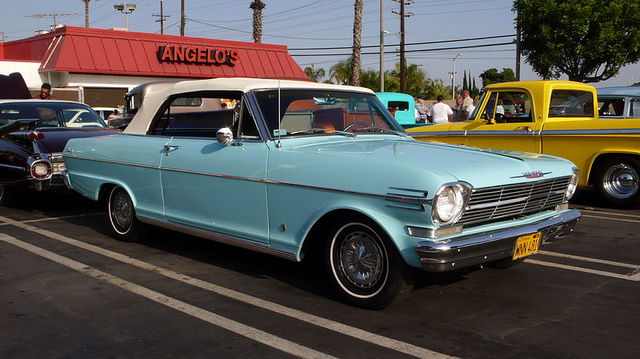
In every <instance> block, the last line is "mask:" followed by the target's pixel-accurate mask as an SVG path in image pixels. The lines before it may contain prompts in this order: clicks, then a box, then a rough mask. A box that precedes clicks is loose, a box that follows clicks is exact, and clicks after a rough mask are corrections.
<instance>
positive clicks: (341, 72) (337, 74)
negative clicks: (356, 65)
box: [329, 57, 353, 85]
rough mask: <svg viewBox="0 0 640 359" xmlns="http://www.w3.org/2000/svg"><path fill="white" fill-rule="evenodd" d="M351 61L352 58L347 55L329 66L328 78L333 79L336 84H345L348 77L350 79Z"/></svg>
mask: <svg viewBox="0 0 640 359" xmlns="http://www.w3.org/2000/svg"><path fill="white" fill-rule="evenodd" d="M351 62H353V58H352V57H349V58H348V59H346V60H344V61H340V62H338V63H337V64H335V65H333V66H331V68H330V69H329V79H330V80H332V81H335V83H337V84H338V85H346V84H347V83H348V82H349V79H351V68H352V67H351Z"/></svg>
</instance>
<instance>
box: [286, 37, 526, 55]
mask: <svg viewBox="0 0 640 359" xmlns="http://www.w3.org/2000/svg"><path fill="white" fill-rule="evenodd" d="M514 36H516V34H510V35H495V36H483V37H469V38H465V39H454V40H438V41H423V42H410V43H406V44H405V45H406V46H416V45H433V44H445V43H450V42H463V41H478V40H491V39H499V38H505V37H514ZM379 46H380V45H367V46H361V47H362V48H373V47H375V48H377V47H379ZM385 46H400V45H399V44H392V45H385ZM346 49H351V46H333V47H298V48H289V49H288V50H289V51H302V50H306V51H314V50H346Z"/></svg>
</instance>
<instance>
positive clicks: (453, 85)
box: [451, 54, 462, 100]
mask: <svg viewBox="0 0 640 359" xmlns="http://www.w3.org/2000/svg"><path fill="white" fill-rule="evenodd" d="M459 56H462V54H457V55H456V57H454V58H453V72H451V99H452V100H455V99H456V59H457V58H458V57H459Z"/></svg>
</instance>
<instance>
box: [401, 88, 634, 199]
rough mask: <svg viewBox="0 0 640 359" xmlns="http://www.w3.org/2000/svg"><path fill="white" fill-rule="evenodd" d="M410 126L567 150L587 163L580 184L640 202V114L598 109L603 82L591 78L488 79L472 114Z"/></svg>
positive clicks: (460, 141)
mask: <svg viewBox="0 0 640 359" xmlns="http://www.w3.org/2000/svg"><path fill="white" fill-rule="evenodd" d="M501 103H503V104H504V106H507V105H508V107H505V108H504V111H499V110H498V108H499V106H500V104H501ZM503 112H504V113H503ZM407 132H408V133H409V134H410V135H412V136H414V137H415V138H416V139H419V140H423V141H438V142H446V143H450V144H457V145H466V146H476V147H486V148H496V149H502V150H510V151H527V152H534V153H543V154H548V155H554V156H558V157H564V158H566V159H568V160H570V161H571V162H573V163H575V164H576V165H577V166H578V168H579V169H580V182H579V183H578V185H579V186H580V187H589V186H593V187H594V188H595V189H596V191H597V193H598V194H599V195H600V196H601V197H602V198H603V199H604V200H605V201H607V202H608V203H609V204H610V205H612V206H614V207H620V208H628V207H635V206H638V205H640V118H636V119H633V118H625V119H621V118H618V119H616V118H611V119H608V118H607V119H605V117H599V116H598V99H597V97H596V89H595V88H594V87H593V86H590V85H587V84H583V83H578V82H572V81H522V82H505V83H499V84H493V85H489V86H487V87H486V88H485V90H484V92H483V93H482V96H481V98H480V101H479V103H478V106H476V108H475V110H474V111H473V112H472V113H471V115H470V116H469V120H468V121H466V122H462V123H446V124H437V125H433V126H427V127H416V128H412V129H409V130H407Z"/></svg>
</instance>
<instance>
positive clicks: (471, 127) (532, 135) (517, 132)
mask: <svg viewBox="0 0 640 359" xmlns="http://www.w3.org/2000/svg"><path fill="white" fill-rule="evenodd" d="M482 106H483V107H481V108H480V109H479V111H477V112H476V118H475V120H474V121H471V122H467V123H466V124H465V126H464V127H463V130H464V131H465V135H466V144H467V145H469V146H476V147H488V148H497V149H501V150H512V151H526V152H539V151H540V131H539V130H540V128H539V125H538V124H537V123H536V122H535V116H534V113H533V106H532V101H531V97H530V96H529V94H528V93H526V92H524V91H520V90H508V91H492V92H489V93H487V94H486V96H485V97H484V101H483V103H482Z"/></svg>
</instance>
